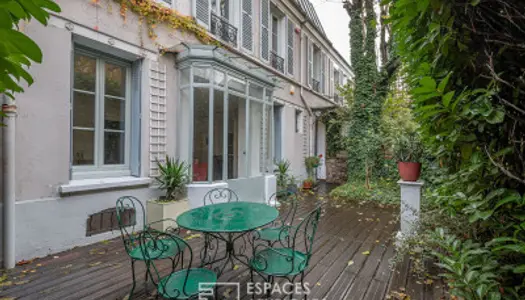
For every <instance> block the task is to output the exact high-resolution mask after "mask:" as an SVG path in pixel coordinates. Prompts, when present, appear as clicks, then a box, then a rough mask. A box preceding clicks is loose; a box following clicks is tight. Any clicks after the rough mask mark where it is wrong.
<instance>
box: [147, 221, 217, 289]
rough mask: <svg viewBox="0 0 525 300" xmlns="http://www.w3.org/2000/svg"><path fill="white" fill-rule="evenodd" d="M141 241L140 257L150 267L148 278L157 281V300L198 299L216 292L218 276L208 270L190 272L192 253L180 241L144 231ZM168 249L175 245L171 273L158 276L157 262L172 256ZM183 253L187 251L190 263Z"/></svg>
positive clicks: (166, 235) (184, 242)
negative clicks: (164, 256) (161, 258)
mask: <svg viewBox="0 0 525 300" xmlns="http://www.w3.org/2000/svg"><path fill="white" fill-rule="evenodd" d="M140 240H141V243H140V245H141V246H140V249H141V251H142V255H143V256H144V257H145V258H146V260H147V261H149V262H150V266H151V267H150V268H148V270H147V272H148V273H149V274H150V275H149V276H150V277H152V278H153V277H156V279H157V280H156V282H157V284H156V287H157V295H156V298H158V297H159V296H161V297H163V298H164V299H200V295H212V294H213V293H214V292H216V283H217V274H215V272H213V271H211V270H209V269H204V268H191V265H192V263H193V251H192V249H191V247H190V246H189V245H188V244H187V243H186V241H184V240H183V239H182V238H180V237H178V236H177V235H174V234H171V233H167V232H159V231H155V230H145V231H143V232H142V233H141V234H140ZM170 245H177V247H178V248H177V249H176V250H177V253H178V255H177V256H176V257H175V263H174V265H173V266H172V272H171V273H169V274H168V275H161V273H164V272H161V271H162V270H161V266H160V265H158V264H159V258H160V257H162V256H163V255H164V254H171V250H170ZM186 250H188V251H189V261H188V260H185V259H184V252H185V251H186ZM165 252H167V253H165ZM175 269H179V270H177V271H175ZM154 282H155V281H154Z"/></svg>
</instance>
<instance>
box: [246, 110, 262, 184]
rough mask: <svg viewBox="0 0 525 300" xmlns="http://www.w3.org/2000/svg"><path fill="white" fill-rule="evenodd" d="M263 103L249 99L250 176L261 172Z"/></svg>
mask: <svg viewBox="0 0 525 300" xmlns="http://www.w3.org/2000/svg"><path fill="white" fill-rule="evenodd" d="M263 132H264V131H263V105H262V103H259V102H257V101H250V132H249V135H248V138H249V146H250V148H249V152H248V153H249V154H248V155H249V156H248V157H249V160H250V177H253V176H257V175H260V174H261V170H262V167H263V164H262V161H263V160H264V155H263V147H262V138H263Z"/></svg>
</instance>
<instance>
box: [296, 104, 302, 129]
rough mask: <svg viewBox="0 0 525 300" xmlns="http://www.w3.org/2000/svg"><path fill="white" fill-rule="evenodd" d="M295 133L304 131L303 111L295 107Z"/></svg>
mask: <svg viewBox="0 0 525 300" xmlns="http://www.w3.org/2000/svg"><path fill="white" fill-rule="evenodd" d="M295 133H298V134H302V133H303V111H302V110H300V109H295Z"/></svg>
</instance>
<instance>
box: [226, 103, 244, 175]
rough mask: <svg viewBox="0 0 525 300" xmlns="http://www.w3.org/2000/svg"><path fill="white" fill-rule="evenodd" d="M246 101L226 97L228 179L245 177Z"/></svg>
mask: <svg viewBox="0 0 525 300" xmlns="http://www.w3.org/2000/svg"><path fill="white" fill-rule="evenodd" d="M245 141H246V100H245V99H244V98H243V97H239V96H236V95H229V96H228V179H236V178H241V177H246V143H245Z"/></svg>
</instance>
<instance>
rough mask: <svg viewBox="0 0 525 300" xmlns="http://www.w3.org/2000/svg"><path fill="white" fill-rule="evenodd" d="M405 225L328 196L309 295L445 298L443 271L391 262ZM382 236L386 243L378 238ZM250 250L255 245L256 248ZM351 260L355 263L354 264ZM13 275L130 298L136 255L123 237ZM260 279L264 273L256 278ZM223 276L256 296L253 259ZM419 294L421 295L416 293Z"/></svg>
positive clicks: (38, 294)
mask: <svg viewBox="0 0 525 300" xmlns="http://www.w3.org/2000/svg"><path fill="white" fill-rule="evenodd" d="M316 204H317V202H316V201H315V200H314V199H313V197H311V196H307V197H305V199H304V200H301V201H300V207H299V209H298V213H297V216H296V218H295V220H293V223H294V224H298V223H299V222H300V221H301V220H302V219H301V218H304V216H305V214H306V213H308V212H310V211H311V210H312V209H313V208H314V207H315V206H316ZM378 218H379V221H377V219H378ZM371 219H373V220H371ZM397 227H398V224H397V223H395V222H393V217H392V209H391V208H378V207H373V206H358V205H351V204H348V205H338V204H334V203H331V202H325V203H324V205H323V211H322V219H321V221H320V224H319V227H318V231H317V235H316V237H315V240H314V248H313V251H312V258H311V260H310V265H309V268H308V269H307V271H306V276H305V282H307V283H308V284H309V287H310V289H311V294H310V295H309V299H327V300H332V299H333V300H340V299H352V300H354V299H366V300H368V299H371V300H374V299H383V298H384V296H385V294H386V293H387V290H388V291H390V290H393V291H399V290H400V289H401V288H402V289H405V288H406V289H409V290H410V292H412V291H413V292H414V294H415V295H418V296H419V295H420V296H421V297H422V298H421V299H422V300H426V299H440V300H441V299H442V297H444V296H445V295H446V293H445V292H444V287H445V285H444V284H443V282H442V281H441V280H439V279H437V278H436V279H435V280H434V281H435V283H434V284H430V285H424V284H422V285H418V284H417V283H416V282H415V279H414V278H413V277H412V276H410V268H409V267H410V266H409V263H407V262H404V263H403V264H400V265H399V266H397V268H396V271H392V270H391V269H390V263H389V259H390V258H391V257H393V255H394V253H395V249H394V247H393V245H392V243H391V242H390V236H391V235H392V233H393V232H394V231H395V230H396V229H397ZM188 234H196V232H190V233H186V232H185V231H183V232H182V234H181V235H182V236H183V237H184V236H188ZM203 240H204V239H203V238H195V239H192V240H190V241H189V243H190V245H191V246H192V249H193V250H194V253H196V256H197V258H196V259H195V260H194V265H197V264H198V263H199V261H200V258H198V256H199V255H198V253H199V252H198V251H199V250H200V249H201V248H202V247H203V243H204V242H203ZM376 240H379V241H380V242H379V243H376ZM301 247H303V246H301ZM250 251H251V250H248V251H247V254H248V255H250V253H249V252H250ZM364 251H370V254H369V255H364V254H363V253H362V252H364ZM223 253H224V249H222V248H221V250H220V252H219V255H220V254H223ZM186 259H187V258H186ZM349 261H352V263H351V264H348V262H349ZM136 267H137V268H136V271H137V272H136V274H137V287H136V290H135V292H136V294H135V296H136V297H134V298H135V299H139V300H145V299H150V298H151V295H150V294H147V293H146V292H145V290H144V274H145V266H144V263H142V262H137V263H136ZM159 268H160V270H161V272H162V273H164V274H167V273H169V271H170V270H171V266H170V263H169V261H165V262H161V263H160V264H159ZM33 270H34V272H32V271H33ZM8 276H9V279H10V280H13V282H17V281H25V280H28V281H27V282H26V283H24V284H20V285H14V284H13V285H12V286H6V287H4V290H2V291H0V297H13V298H16V299H60V300H63V299H75V300H76V299H118V300H122V299H124V298H125V297H126V295H127V294H128V293H129V291H130V289H131V266H130V259H129V258H128V256H127V255H126V253H125V251H124V249H123V246H122V242H121V240H120V239H114V240H111V241H106V242H104V243H98V244H94V245H89V246H86V247H78V248H75V249H72V250H70V251H65V252H62V253H58V254H56V255H51V256H48V257H45V258H40V259H36V260H35V261H34V262H32V263H31V264H28V265H25V266H21V267H17V268H16V269H15V270H14V271H12V272H9V273H8ZM260 280H261V279H260V278H258V276H257V275H256V276H255V281H260ZM297 280H298V279H297ZM219 281H226V282H240V283H241V298H242V299H251V295H248V294H247V293H246V285H247V283H248V282H250V281H251V279H250V272H249V269H248V268H247V267H246V266H244V265H242V264H239V268H236V269H235V270H231V269H229V268H228V270H226V271H225V273H224V274H223V275H222V276H221V277H220V278H219ZM153 290H154V287H153V286H150V292H151V291H153ZM225 291H226V288H220V289H219V295H221V297H220V298H224V297H223V296H222V294H223V293H224V292H225ZM409 294H410V293H409ZM411 296H412V295H411ZM412 299H419V298H418V297H417V296H412Z"/></svg>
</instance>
